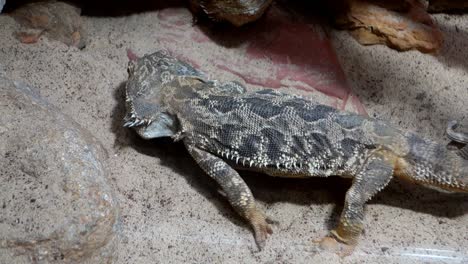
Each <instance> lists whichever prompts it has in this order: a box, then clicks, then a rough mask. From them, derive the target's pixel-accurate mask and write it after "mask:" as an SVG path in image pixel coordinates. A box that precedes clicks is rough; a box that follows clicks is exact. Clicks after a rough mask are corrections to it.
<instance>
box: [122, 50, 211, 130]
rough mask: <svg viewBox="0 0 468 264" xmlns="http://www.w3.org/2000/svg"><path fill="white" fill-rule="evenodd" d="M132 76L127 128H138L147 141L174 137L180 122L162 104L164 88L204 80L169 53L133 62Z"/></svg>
mask: <svg viewBox="0 0 468 264" xmlns="http://www.w3.org/2000/svg"><path fill="white" fill-rule="evenodd" d="M128 74H129V77H128V81H127V84H126V91H125V104H126V109H127V115H126V116H125V118H124V122H125V124H124V127H133V128H135V130H136V131H137V133H138V134H139V135H140V136H141V137H143V138H145V139H149V138H157V137H167V136H172V135H174V134H175V133H176V132H177V131H176V130H177V121H176V118H175V117H174V116H172V115H170V114H169V113H168V112H167V111H166V109H165V107H164V105H163V103H162V100H161V98H162V96H161V95H162V93H163V92H164V89H163V88H164V87H165V86H167V84H169V83H170V82H172V80H174V78H176V77H179V76H181V77H193V78H199V79H204V76H203V75H202V74H201V73H200V72H198V71H197V70H195V69H194V68H193V67H192V66H190V65H188V64H186V63H184V62H181V61H179V60H177V59H176V58H174V57H172V56H171V55H169V53H168V52H166V51H157V52H155V53H153V54H150V55H146V56H144V57H142V58H137V59H133V60H130V62H129V64H128Z"/></svg>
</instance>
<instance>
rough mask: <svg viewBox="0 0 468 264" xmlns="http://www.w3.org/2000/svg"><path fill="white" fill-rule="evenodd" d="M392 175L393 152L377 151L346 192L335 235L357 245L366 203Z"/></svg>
mask: <svg viewBox="0 0 468 264" xmlns="http://www.w3.org/2000/svg"><path fill="white" fill-rule="evenodd" d="M392 175H393V155H392V154H390V153H388V152H387V151H377V152H375V153H373V154H372V156H370V157H369V158H368V160H367V162H366V163H365V164H364V166H363V167H362V169H361V170H360V171H359V172H358V173H357V175H356V177H355V178H354V181H353V184H352V185H351V187H350V189H349V190H348V192H347V193H346V198H345V204H344V208H343V212H342V213H341V218H340V222H339V224H338V226H337V228H335V229H334V230H333V231H332V232H331V233H332V235H333V237H335V238H336V239H337V240H339V241H340V242H343V243H345V244H347V245H351V246H352V247H354V246H355V244H356V243H357V239H358V237H359V235H360V234H361V232H362V230H363V225H364V206H365V203H366V202H367V201H368V200H370V199H371V198H372V196H374V195H375V194H377V193H378V192H379V191H380V190H382V189H383V188H384V187H385V186H386V185H387V184H388V183H389V182H390V180H391V178H392ZM345 254H346V253H345Z"/></svg>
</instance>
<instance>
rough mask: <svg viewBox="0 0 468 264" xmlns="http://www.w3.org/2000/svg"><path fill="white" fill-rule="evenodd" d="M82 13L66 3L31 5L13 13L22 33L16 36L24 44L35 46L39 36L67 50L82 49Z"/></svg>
mask: <svg viewBox="0 0 468 264" xmlns="http://www.w3.org/2000/svg"><path fill="white" fill-rule="evenodd" d="M80 13H81V9H80V8H78V7H75V6H73V5H71V4H68V3H65V2H56V1H46V2H33V3H29V4H26V5H23V6H21V7H19V8H18V9H16V10H14V11H13V12H12V14H11V15H12V16H13V17H14V18H15V20H16V21H17V22H18V23H19V24H21V25H22V26H23V27H24V29H23V30H22V31H20V32H17V34H16V35H17V37H18V39H19V40H20V41H21V42H23V43H35V42H37V40H38V39H39V37H40V36H41V35H45V36H46V37H48V38H50V39H53V40H58V41H61V42H63V43H65V44H67V45H69V46H75V47H77V48H80V49H81V48H84V47H85V46H86V34H85V31H84V28H83V25H82V24H83V22H82V19H81V16H80Z"/></svg>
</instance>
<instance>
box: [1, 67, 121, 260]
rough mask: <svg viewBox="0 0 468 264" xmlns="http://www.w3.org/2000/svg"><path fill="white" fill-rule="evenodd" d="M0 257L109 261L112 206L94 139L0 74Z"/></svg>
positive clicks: (113, 241) (115, 212) (103, 155)
mask: <svg viewBox="0 0 468 264" xmlns="http://www.w3.org/2000/svg"><path fill="white" fill-rule="evenodd" d="M0 112H1V113H2V114H1V115H0V211H1V214H0V260H1V261H0V262H1V263H32V262H33V263H37V262H39V263H42V262H45V263H51V262H52V263H54V262H55V261H57V262H60V263H71V262H73V263H76V262H80V263H83V261H85V262H87V261H89V262H88V263H109V262H110V261H112V256H113V250H114V247H115V244H116V238H115V229H116V225H117V216H118V206H117V203H116V200H115V198H114V195H113V192H112V189H111V187H110V185H109V184H108V182H107V178H106V176H107V175H106V169H105V167H104V164H103V161H104V160H105V158H106V153H105V151H104V150H103V148H102V147H101V146H100V143H99V142H98V141H97V140H96V139H95V138H94V137H93V136H91V134H90V133H89V132H88V131H86V130H85V129H83V128H81V127H80V126H79V125H78V124H77V123H76V122H74V121H73V120H72V119H71V118H69V117H67V116H65V115H64V114H62V113H60V112H59V111H58V110H57V109H56V108H54V107H53V106H51V105H49V104H48V103H47V102H46V101H44V100H43V99H41V98H40V97H39V95H38V93H37V91H35V90H34V89H32V88H29V87H27V86H25V85H22V84H19V83H13V82H11V81H9V80H7V79H5V78H4V77H2V74H0Z"/></svg>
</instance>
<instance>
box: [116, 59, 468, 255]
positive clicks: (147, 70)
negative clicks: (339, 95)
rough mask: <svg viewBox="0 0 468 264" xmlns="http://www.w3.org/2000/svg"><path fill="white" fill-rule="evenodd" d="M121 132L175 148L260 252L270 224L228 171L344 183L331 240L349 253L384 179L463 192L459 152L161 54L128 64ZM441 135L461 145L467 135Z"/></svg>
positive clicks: (466, 181)
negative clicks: (211, 184) (208, 181)
mask: <svg viewBox="0 0 468 264" xmlns="http://www.w3.org/2000/svg"><path fill="white" fill-rule="evenodd" d="M128 72H129V79H128V82H127V84H126V108H127V115H126V117H125V124H124V126H125V127H132V128H134V129H135V131H136V132H137V133H138V134H139V135H140V136H141V137H143V138H145V139H151V138H159V137H172V138H173V139H174V141H182V142H183V144H184V145H185V146H186V148H187V150H188V152H189V153H190V155H191V156H192V157H193V158H194V159H195V161H196V162H197V163H198V164H199V165H200V167H201V168H202V169H203V170H204V171H205V172H206V174H208V175H209V176H210V177H212V178H213V179H214V180H215V181H216V182H217V183H218V184H219V185H220V187H221V189H222V191H223V192H224V194H225V196H226V197H227V199H228V201H229V203H230V204H231V205H232V207H233V208H234V209H235V211H237V213H239V214H240V215H241V216H242V217H243V218H244V219H245V220H246V221H247V222H248V223H249V224H250V226H251V227H252V229H253V232H254V235H255V241H256V243H257V245H258V246H259V247H260V249H261V248H263V247H264V245H265V241H266V239H267V237H268V235H269V234H271V233H272V228H271V226H270V224H271V223H270V222H269V218H268V217H267V216H266V214H265V213H264V212H263V211H262V210H261V209H260V208H259V207H258V206H257V204H256V202H255V199H254V196H253V195H252V192H251V191H250V189H249V187H248V186H247V185H246V183H245V182H244V180H243V179H242V178H241V177H240V176H239V174H238V172H237V171H236V169H247V170H253V171H257V172H261V173H265V174H268V175H271V176H280V177H291V178H296V177H328V176H332V175H337V176H341V177H348V178H352V185H351V187H350V189H349V190H348V191H347V193H346V198H345V204H344V209H343V212H342V214H341V218H340V221H339V224H338V226H337V227H336V228H335V229H334V230H333V231H331V237H332V238H333V239H336V240H337V241H339V242H341V243H344V244H348V245H355V244H356V242H357V240H358V237H359V235H360V233H361V231H362V230H363V220H364V207H365V203H366V201H368V200H369V199H371V197H372V196H374V195H375V194H377V193H378V192H379V191H381V190H382V189H383V188H384V187H385V186H386V185H387V184H388V183H389V182H390V181H391V180H392V177H393V176H396V177H399V178H404V179H407V180H410V181H412V182H415V183H419V184H422V185H425V186H427V187H430V188H433V189H437V190H440V191H446V192H462V193H467V192H468V160H467V159H468V146H465V147H463V148H461V149H460V150H449V149H447V147H446V146H445V145H443V144H439V143H436V142H433V141H431V140H428V139H424V138H422V137H420V136H418V135H417V134H415V133H413V132H405V131H402V130H400V129H397V128H394V127H393V126H391V125H389V124H388V123H386V122H384V121H380V120H376V119H372V118H368V117H364V116H360V115H357V114H353V113H348V112H343V111H339V110H337V109H334V108H332V107H329V106H325V105H321V104H317V103H315V102H313V101H311V100H309V99H306V98H304V97H301V96H297V95H291V94H286V93H281V92H278V91H275V90H270V89H266V90H260V91H252V92H248V91H247V90H246V89H245V87H244V86H242V85H241V84H239V83H237V82H225V83H221V82H218V81H211V80H208V79H207V78H206V77H205V76H204V75H203V74H202V73H201V72H199V71H197V70H196V69H194V68H193V67H192V66H190V65H189V64H187V63H185V62H183V61H180V60H178V59H176V58H174V57H172V56H171V55H169V54H168V53H167V52H165V51H158V52H156V53H154V54H151V55H147V56H144V57H142V58H140V59H137V60H134V61H130V63H129V68H128ZM455 126H456V123H450V124H449V127H448V129H447V134H448V136H449V137H450V138H451V139H452V140H453V141H456V142H459V143H463V144H466V143H468V135H467V134H463V133H460V132H455V131H454V128H455Z"/></svg>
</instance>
